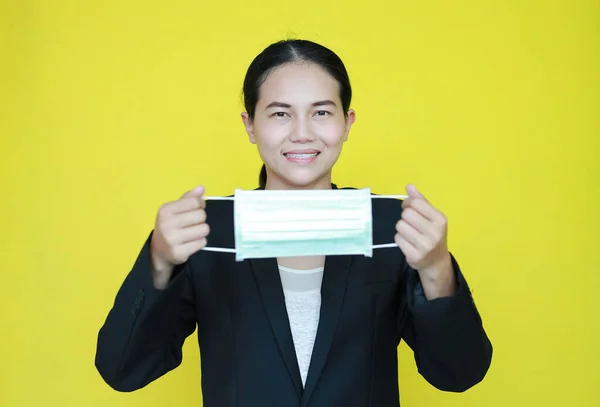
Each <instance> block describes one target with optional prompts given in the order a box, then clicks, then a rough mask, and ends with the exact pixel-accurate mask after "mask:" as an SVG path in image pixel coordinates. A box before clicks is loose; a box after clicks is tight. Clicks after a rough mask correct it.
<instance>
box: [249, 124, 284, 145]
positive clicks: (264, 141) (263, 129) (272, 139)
mask: <svg viewBox="0 0 600 407" xmlns="http://www.w3.org/2000/svg"><path fill="white" fill-rule="evenodd" d="M254 136H255V137H256V142H257V144H258V145H259V146H260V147H262V148H266V149H267V148H271V147H276V146H279V145H280V144H281V140H282V139H283V138H285V132H284V131H283V129H282V127H281V126H277V125H276V123H268V122H266V123H263V124H261V125H260V126H256V127H255V129H254Z"/></svg>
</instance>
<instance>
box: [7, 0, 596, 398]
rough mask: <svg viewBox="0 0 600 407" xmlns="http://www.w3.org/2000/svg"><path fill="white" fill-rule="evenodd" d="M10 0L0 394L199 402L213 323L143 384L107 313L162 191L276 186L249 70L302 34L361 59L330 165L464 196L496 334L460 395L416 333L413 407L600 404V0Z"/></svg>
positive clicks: (384, 185)
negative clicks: (108, 375) (110, 342)
mask: <svg viewBox="0 0 600 407" xmlns="http://www.w3.org/2000/svg"><path fill="white" fill-rule="evenodd" d="M0 4H1V6H0V7H1V9H0V11H1V17H0V18H1V20H0V41H1V43H0V44H1V47H2V48H1V50H0V51H1V53H0V80H1V82H0V100H1V101H2V104H1V105H0V107H1V112H0V115H1V116H0V136H1V149H0V170H1V172H0V173H1V183H2V184H1V185H0V187H1V189H0V191H1V194H2V198H1V200H0V213H1V214H2V223H1V225H2V226H1V229H0V236H1V237H0V239H1V245H0V256H1V257H0V270H1V275H2V283H1V285H0V287H1V292H2V294H1V296H0V298H1V300H0V301H1V303H0V306H1V309H2V314H1V315H2V321H1V324H0V327H1V328H0V329H1V332H2V333H1V344H2V346H1V347H0V360H1V362H0V371H1V380H0V386H1V389H0V406H2V407H5V406H6V407H13V406H50V405H52V406H64V407H66V406H86V407H87V406H90V407H92V406H111V407H117V406H144V407H153V406H165V405H169V406H199V405H200V400H201V392H200V387H199V386H200V381H199V377H200V371H199V364H198V362H199V361H198V358H199V352H198V349H197V345H196V342H195V338H196V335H195V334H194V335H193V337H190V338H189V339H188V341H187V342H186V344H185V348H184V362H183V365H182V366H181V367H180V368H179V369H177V370H176V371H174V372H173V373H170V374H168V375H167V376H165V377H163V378H162V379H161V380H159V381H157V382H155V383H153V384H152V385H150V386H149V387H147V388H146V389H143V390H141V391H138V392H136V393H132V394H119V393H117V392H114V391H112V390H111V389H110V388H108V386H106V385H105V384H104V383H103V382H102V379H101V378H100V377H99V375H98V374H97V373H96V371H95V368H94V352H95V343H96V334H97V331H98V329H99V328H100V326H101V324H102V323H103V321H104V318H105V316H106V313H107V312H108V310H109V307H110V306H111V304H112V301H113V298H114V295H115V293H116V291H117V289H118V288H119V286H120V284H121V282H122V280H123V278H124V277H125V275H126V273H127V272H128V270H129V269H130V267H131V265H132V263H133V261H134V259H135V257H136V256H137V253H138V250H139V249H140V247H141V244H142V243H143V241H144V239H145V238H146V236H147V234H148V232H149V230H150V228H151V227H152V225H153V221H154V215H155V212H156V210H157V208H158V206H159V205H160V204H161V203H163V202H164V201H166V200H171V199H175V198H177V197H179V196H180V195H181V194H182V193H183V192H185V191H186V190H188V189H190V188H192V187H194V186H195V185H196V184H199V183H202V184H204V185H206V188H207V193H209V194H211V195H218V194H230V193H232V191H233V189H234V188H236V187H241V188H253V187H255V186H256V182H257V175H258V170H259V166H260V161H259V158H258V154H257V153H256V151H255V147H254V146H252V145H251V144H249V143H248V141H247V138H246V135H245V132H244V130H243V127H242V124H241V120H240V118H239V114H240V112H241V110H242V105H241V100H240V91H241V86H242V79H243V75H244V72H245V69H246V68H247V66H248V64H249V63H250V61H251V59H252V58H253V57H254V56H255V55H256V54H257V53H258V52H260V50H262V48H263V47H264V46H266V45H267V44H268V43H270V42H272V41H275V40H278V39H281V38H286V37H288V36H298V37H304V38H308V39H312V40H316V41H319V42H322V43H323V44H325V45H327V46H330V47H331V48H332V49H333V50H335V51H336V52H337V53H339V55H340V56H341V57H342V59H343V60H344V61H345V63H346V64H347V67H348V70H349V72H350V75H351V80H352V83H353V86H354V92H355V93H354V95H355V98H354V101H353V105H352V107H353V108H355V109H356V111H357V118H358V119H357V122H356V124H355V127H354V128H353V130H352V132H351V135H350V140H349V141H348V143H347V145H346V146H345V150H344V153H343V155H342V158H341V160H340V162H339V164H338V166H337V167H336V170H335V174H334V181H335V182H336V183H338V184H339V185H344V186H347V185H351V186H356V187H363V186H370V187H372V188H373V190H374V191H375V192H377V193H403V192H404V187H405V185H406V183H408V182H413V183H415V184H416V185H417V186H418V187H419V188H420V189H421V190H422V191H423V192H424V193H425V194H426V195H427V196H428V197H429V198H430V199H431V200H432V201H433V203H434V204H435V205H436V206H437V207H439V208H440V209H441V210H443V211H444V212H445V213H446V214H447V216H448V217H449V220H450V245H451V250H452V251H453V252H454V254H455V255H456V256H457V257H458V259H459V261H460V263H461V265H462V268H463V269H464V271H465V273H466V276H467V279H468V281H469V282H470V284H471V286H472V288H473V290H474V295H475V299H476V301H477V304H478V306H479V309H480V311H481V313H482V316H483V319H484V323H485V327H486V329H487V330H488V332H489V335H490V337H491V339H492V342H493V344H494V348H495V353H494V359H493V363H492V367H491V369H490V371H489V374H488V376H487V377H486V379H485V381H484V382H483V383H481V384H480V385H478V386H476V387H475V388H473V389H472V390H470V391H468V392H467V393H465V394H459V395H455V394H445V393H441V392H439V391H437V390H435V389H434V388H432V387H431V386H429V385H428V384H427V383H426V382H425V381H424V380H423V379H422V378H421V377H420V376H419V375H418V373H417V372H416V369H415V365H414V361H413V359H412V356H411V354H410V352H409V351H408V348H407V347H406V345H404V344H403V345H402V346H401V347H400V349H399V353H400V358H401V359H400V367H399V369H400V383H401V401H402V406H403V407H415V406H444V407H446V406H465V407H469V406H470V407H475V406H477V407H481V406H502V407H506V406H578V407H579V406H582V407H584V406H585V407H587V406H589V407H592V406H598V405H600V375H599V374H598V366H600V357H599V351H598V346H599V345H600V335H599V332H598V331H599V328H598V325H599V317H598V313H599V311H600V305H599V301H598V297H599V296H598V290H599V289H600V288H599V287H600V277H599V275H600V266H599V264H600V254H599V253H600V251H598V247H597V246H598V242H599V238H598V228H599V226H600V219H599V215H598V207H599V205H598V204H599V203H600V202H599V201H600V199H599V197H600V182H599V180H598V178H599V177H598V176H599V175H600V165H599V164H598V162H597V161H595V160H596V159H597V157H598V153H599V152H600V148H599V147H600V143H599V141H598V140H599V136H600V120H599V117H600V115H599V113H600V112H599V109H598V107H599V101H600V100H599V99H600V97H599V95H600V74H599V72H600V30H599V27H600V24H599V20H600V4H599V3H598V1H592V0H589V1H584V0H554V1H549V0H535V1H523V0H509V1H497V0H495V1H488V0H485V1H482V0H462V1H446V0H436V1H421V2H415V1H404V0H401V1H398V0H388V1H377V0H372V1H367V2H363V1H359V0H353V1H344V2H336V1H333V2H282V1H271V0H254V1H217V2H214V1H192V0H187V1H172V2H165V1H164V0H163V1H150V0H144V1H141V0H135V1H123V0H103V1H99V0H97V1H87V2H81V1H75V0H71V1H68V0H54V1H34V0H13V1H7V0H4V1H3V2H2V3H0Z"/></svg>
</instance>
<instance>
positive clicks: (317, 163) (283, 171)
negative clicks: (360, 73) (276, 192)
mask: <svg viewBox="0 0 600 407" xmlns="http://www.w3.org/2000/svg"><path fill="white" fill-rule="evenodd" d="M242 117H243V120H244V124H245V126H246V131H247V132H248V135H249V136H250V142H251V143H254V144H256V145H257V147H258V151H259V154H260V156H261V158H262V160H263V161H264V163H265V164H266V167H267V174H268V177H267V179H268V188H272V189H292V188H315V189H322V188H330V184H331V168H332V167H333V165H334V164H335V162H336V161H337V159H338V157H339V155H340V152H341V150H342V144H343V143H344V141H346V140H347V138H348V132H349V130H350V126H351V125H352V123H353V122H354V118H355V115H354V112H353V111H349V112H348V117H347V118H346V116H345V115H344V111H343V108H342V102H341V100H340V96H339V85H338V82H337V81H336V80H335V79H334V78H333V77H331V76H330V75H329V74H328V73H327V72H326V71H324V70H323V69H322V68H320V67H319V66H318V65H315V64H308V63H294V64H287V65H283V66H280V67H278V68H276V69H275V70H274V71H273V72H271V73H270V74H269V75H268V77H267V79H266V80H265V82H264V83H263V85H262V87H261V89H260V97H259V100H258V103H257V105H256V113H255V116H254V119H253V120H251V119H250V118H249V117H248V115H247V114H246V113H244V114H242Z"/></svg>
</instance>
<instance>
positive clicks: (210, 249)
mask: <svg viewBox="0 0 600 407" xmlns="http://www.w3.org/2000/svg"><path fill="white" fill-rule="evenodd" d="M371 198H384V199H406V198H408V195H371ZM234 199H235V198H234V197H233V196H205V197H204V200H211V201H233V200H234ZM388 247H398V245H397V244H396V243H384V244H376V245H373V249H385V248H388ZM202 250H205V251H208V252H220V253H235V249H227V248H225V247H208V246H207V247H205V248H204V249H202Z"/></svg>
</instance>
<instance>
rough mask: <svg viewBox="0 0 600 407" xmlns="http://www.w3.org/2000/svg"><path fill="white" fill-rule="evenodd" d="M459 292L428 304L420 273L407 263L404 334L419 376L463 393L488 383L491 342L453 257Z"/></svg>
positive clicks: (440, 386)
mask: <svg viewBox="0 0 600 407" xmlns="http://www.w3.org/2000/svg"><path fill="white" fill-rule="evenodd" d="M451 257H452V265H453V268H454V272H455V274H456V278H457V282H458V287H457V288H458V290H457V292H456V293H455V294H454V296H452V297H441V298H436V299H434V300H431V301H429V300H427V298H426V297H425V293H424V292H423V287H422V285H421V282H420V280H419V275H418V273H417V272H416V271H415V270H413V269H412V268H410V267H409V266H408V265H406V270H405V272H404V273H403V274H404V285H403V288H404V289H405V290H406V292H405V293H404V294H405V295H404V296H403V297H404V298H405V299H406V300H405V301H403V306H402V308H403V312H400V321H399V323H400V330H401V332H400V334H401V336H402V338H403V339H404V340H405V341H406V343H407V344H408V346H409V347H410V348H411V349H412V350H413V352H414V357H415V362H416V364H417V368H418V371H419V373H420V374H421V375H422V376H423V377H424V378H425V379H426V380H427V381H428V382H429V383H430V384H431V385H433V386H435V387H436V388H438V389H439V390H443V391H449V392H463V391H466V390H468V389H469V388H471V387H473V386H474V385H476V384H477V383H479V382H480V381H482V380H483V378H484V377H485V375H486V374H487V371H488V369H489V367H490V364H491V360H492V344H491V342H490V340H489V338H488V336H487V334H486V332H485V330H484V328H483V325H482V320H481V317H480V315H479V312H478V311H477V308H476V306H475V303H474V301H473V298H472V296H471V291H470V289H469V286H468V285H467V282H466V280H465V278H464V276H463V274H462V272H461V270H460V268H459V266H458V264H457V262H456V259H455V258H454V256H452V255H451Z"/></svg>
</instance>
